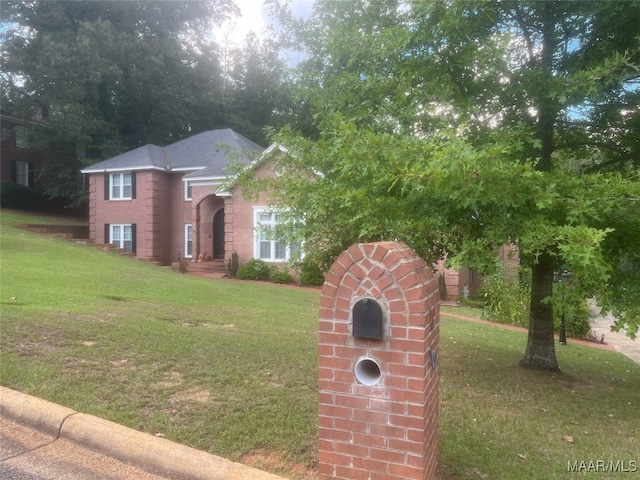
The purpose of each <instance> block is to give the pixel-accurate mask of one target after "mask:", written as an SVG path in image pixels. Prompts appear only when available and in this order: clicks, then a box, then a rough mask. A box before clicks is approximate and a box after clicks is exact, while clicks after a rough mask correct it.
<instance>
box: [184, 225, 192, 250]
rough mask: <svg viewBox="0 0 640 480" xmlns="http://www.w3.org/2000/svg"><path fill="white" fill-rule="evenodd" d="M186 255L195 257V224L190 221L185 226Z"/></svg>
mask: <svg viewBox="0 0 640 480" xmlns="http://www.w3.org/2000/svg"><path fill="white" fill-rule="evenodd" d="M184 256H185V258H191V257H193V226H192V225H191V224H190V223H187V224H185V226H184Z"/></svg>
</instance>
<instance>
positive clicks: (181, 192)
mask: <svg viewBox="0 0 640 480" xmlns="http://www.w3.org/2000/svg"><path fill="white" fill-rule="evenodd" d="M274 149H275V147H272V148H271V149H270V150H266V151H265V149H264V148H262V147H261V146H259V145H257V144H256V143H254V142H252V141H251V140H249V139H247V138H245V137H243V136H242V135H239V134H238V133H236V132H234V131H233V130H231V129H221V130H211V131H205V132H202V133H199V134H196V135H193V136H191V137H189V138H186V139H183V140H180V141H178V142H176V143H173V144H171V145H168V146H166V147H159V146H156V145H144V146H142V147H139V148H136V149H134V150H131V151H129V152H126V153H123V154H121V155H118V156H115V157H113V158H110V159H108V160H104V161H102V162H99V163H96V164H94V165H91V166H89V167H87V168H85V169H83V170H82V173H83V174H85V175H87V177H88V184H89V236H90V239H91V240H92V241H94V242H95V243H105V244H109V243H110V244H114V245H116V246H117V247H119V248H121V249H124V250H126V251H129V252H131V253H132V255H134V256H135V257H137V258H139V259H144V260H149V261H153V262H157V263H159V264H163V265H169V264H171V263H173V262H175V261H176V260H177V258H178V256H179V257H180V258H181V259H182V260H186V261H191V262H195V261H196V260H211V261H213V262H214V263H217V264H218V265H219V266H222V269H224V265H226V263H225V261H226V260H228V259H229V258H230V257H231V255H232V254H233V252H236V253H237V254H238V258H239V262H240V264H243V263H245V262H246V261H247V260H249V259H251V258H261V259H263V260H265V261H268V262H285V261H287V260H288V259H289V256H290V254H291V252H290V249H289V248H287V247H286V246H284V245H282V244H281V243H280V242H276V241H275V240H272V239H270V238H269V237H268V236H267V235H265V234H264V232H265V229H268V228H269V227H272V226H273V225H274V224H275V223H276V222H277V221H278V216H277V214H275V213H274V212H272V211H269V209H268V207H267V202H262V201H259V202H257V203H253V202H249V201H247V200H245V199H244V198H243V197H242V194H241V192H240V188H239V187H233V186H229V180H230V176H231V175H232V173H233V171H232V170H231V169H230V168H231V165H232V164H236V165H241V166H242V165H245V166H251V168H255V175H266V174H267V173H268V170H267V169H266V167H264V166H263V165H261V163H260V162H258V161H257V160H258V159H259V158H260V157H261V156H262V155H266V154H268V153H269V152H270V151H271V150H274ZM252 162H254V163H252Z"/></svg>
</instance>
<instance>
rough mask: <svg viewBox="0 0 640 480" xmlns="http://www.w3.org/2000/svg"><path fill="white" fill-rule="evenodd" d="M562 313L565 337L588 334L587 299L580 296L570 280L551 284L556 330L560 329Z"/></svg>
mask: <svg viewBox="0 0 640 480" xmlns="http://www.w3.org/2000/svg"><path fill="white" fill-rule="evenodd" d="M563 313H564V324H565V332H566V334H567V337H571V338H585V337H586V336H588V335H589V333H590V332H591V319H590V317H589V306H588V305H587V300H586V299H585V298H582V296H581V295H580V294H579V293H578V292H577V289H576V288H574V287H573V286H572V285H571V283H570V282H569V283H567V284H563V283H561V282H559V283H556V284H554V285H553V327H554V329H555V331H556V332H558V331H560V322H561V321H562V314H563Z"/></svg>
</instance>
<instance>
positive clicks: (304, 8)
mask: <svg viewBox="0 0 640 480" xmlns="http://www.w3.org/2000/svg"><path fill="white" fill-rule="evenodd" d="M280 1H281V2H282V0H280ZM264 2H265V0H236V3H237V4H238V7H239V8H240V10H241V16H240V17H238V18H236V19H234V20H232V21H231V22H230V23H229V24H227V25H225V26H224V27H222V28H220V29H216V30H215V36H216V39H218V41H219V42H223V37H224V36H225V35H227V36H228V39H229V42H230V43H232V44H239V43H242V41H243V40H244V39H245V37H246V36H247V34H248V33H249V32H254V33H255V34H256V35H258V37H263V36H266V35H267V33H268V32H267V28H268V26H269V25H270V24H271V23H272V21H273V20H272V19H271V18H270V16H269V7H268V6H267V5H265V4H264ZM313 2H314V0H292V1H291V2H290V8H291V9H292V11H293V13H294V15H295V16H296V17H308V16H309V15H310V14H311V9H312V8H313Z"/></svg>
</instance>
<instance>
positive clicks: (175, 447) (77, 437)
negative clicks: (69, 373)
mask: <svg viewBox="0 0 640 480" xmlns="http://www.w3.org/2000/svg"><path fill="white" fill-rule="evenodd" d="M0 417H2V418H3V419H7V420H9V421H11V422H15V423H17V424H19V425H23V426H25V427H28V428H30V429H32V430H33V431H34V432H39V433H40V434H43V435H48V436H50V437H52V438H53V442H67V443H69V442H70V443H73V444H76V445H79V446H81V447H83V448H86V449H88V450H92V451H94V452H98V453H100V454H102V455H104V456H106V457H109V458H113V459H116V460H119V461H120V462H123V463H125V464H128V465H132V466H134V467H136V468H139V469H141V470H142V471H144V472H148V473H150V474H153V475H158V476H161V477H162V478H166V479H175V480H282V477H278V476H276V475H272V474H270V473H266V472H263V471H261V470H257V469H255V468H251V467H248V466H246V465H242V464H240V463H235V462H232V461H230V460H227V459H224V458H221V457H217V456H215V455H210V454H208V453H205V452H203V451H200V450H196V449H194V448H190V447H186V446H184V445H180V444H178V443H174V442H171V441H169V440H166V439H164V438H159V437H155V436H153V435H150V434H147V433H142V432H138V431H136V430H132V429H130V428H127V427H123V426H122V425H118V424H116V423H113V422H109V421H107V420H103V419H101V418H98V417H94V416H92V415H87V414H84V413H78V412H76V411H74V410H71V409H70V408H66V407H62V406H59V405H56V404H54V403H51V402H48V401H46V400H41V399H39V398H35V397H32V396H29V395H25V394H24V393H20V392H16V391H15V390H11V389H8V388H5V387H1V386H0Z"/></svg>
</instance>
